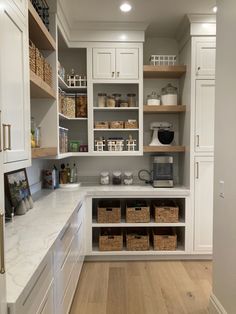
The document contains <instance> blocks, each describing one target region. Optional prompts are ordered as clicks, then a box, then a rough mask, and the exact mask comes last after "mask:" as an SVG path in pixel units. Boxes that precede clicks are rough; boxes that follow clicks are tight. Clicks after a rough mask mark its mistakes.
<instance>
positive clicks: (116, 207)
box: [97, 200, 121, 223]
mask: <svg viewBox="0 0 236 314" xmlns="http://www.w3.org/2000/svg"><path fill="white" fill-rule="evenodd" d="M120 220H121V205H120V201H118V200H106V201H100V202H99V203H98V207H97V221H98V223H119V222H120Z"/></svg>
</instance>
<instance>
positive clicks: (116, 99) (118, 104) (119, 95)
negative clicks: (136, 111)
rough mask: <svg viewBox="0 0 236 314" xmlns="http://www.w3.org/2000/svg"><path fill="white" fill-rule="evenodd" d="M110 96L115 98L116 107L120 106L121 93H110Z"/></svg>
mask: <svg viewBox="0 0 236 314" xmlns="http://www.w3.org/2000/svg"><path fill="white" fill-rule="evenodd" d="M112 96H113V97H114V98H115V102H116V107H120V103H121V94H112Z"/></svg>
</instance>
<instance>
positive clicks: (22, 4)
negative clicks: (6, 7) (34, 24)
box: [13, 0, 27, 16]
mask: <svg viewBox="0 0 236 314" xmlns="http://www.w3.org/2000/svg"><path fill="white" fill-rule="evenodd" d="M13 1H14V3H15V4H16V6H17V8H18V9H19V10H20V12H21V14H23V15H24V16H26V10H27V1H26V0H13Z"/></svg>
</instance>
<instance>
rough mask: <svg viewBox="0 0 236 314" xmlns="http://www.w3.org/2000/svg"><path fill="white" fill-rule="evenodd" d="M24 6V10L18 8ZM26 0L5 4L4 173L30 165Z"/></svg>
mask: <svg viewBox="0 0 236 314" xmlns="http://www.w3.org/2000/svg"><path fill="white" fill-rule="evenodd" d="M16 2H19V5H20V3H21V6H20V7H21V10H20V9H19V7H18V6H16V5H15V3H16ZM23 2H25V1H23V0H22V1H14V2H13V1H10V0H9V1H1V2H0V4H1V7H0V38H1V53H0V75H1V79H0V91H1V92H0V102H1V105H2V114H1V142H2V150H3V162H4V172H8V171H12V170H15V169H17V168H21V167H27V166H30V164H31V161H30V158H31V155H30V103H29V61H28V60H29V59H28V27H27V17H26V16H24V15H23V14H22V12H23V13H24V10H23V7H24V5H25V4H23Z"/></svg>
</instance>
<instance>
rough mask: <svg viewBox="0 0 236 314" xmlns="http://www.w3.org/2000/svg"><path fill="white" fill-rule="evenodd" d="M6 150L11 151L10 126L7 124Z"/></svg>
mask: <svg viewBox="0 0 236 314" xmlns="http://www.w3.org/2000/svg"><path fill="white" fill-rule="evenodd" d="M8 150H11V124H8Z"/></svg>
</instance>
